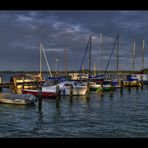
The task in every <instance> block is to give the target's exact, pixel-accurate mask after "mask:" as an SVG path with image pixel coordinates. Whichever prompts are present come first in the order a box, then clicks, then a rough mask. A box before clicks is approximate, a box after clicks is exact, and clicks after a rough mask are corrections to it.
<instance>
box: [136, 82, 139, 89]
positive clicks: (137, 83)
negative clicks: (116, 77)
mask: <svg viewBox="0 0 148 148" xmlns="http://www.w3.org/2000/svg"><path fill="white" fill-rule="evenodd" d="M138 85H139V81H138V80H137V81H136V91H138V89H139V86H138Z"/></svg>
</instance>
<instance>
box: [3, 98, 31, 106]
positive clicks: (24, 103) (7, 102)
mask: <svg viewBox="0 0 148 148" xmlns="http://www.w3.org/2000/svg"><path fill="white" fill-rule="evenodd" d="M0 103H5V104H16V105H27V104H31V103H30V102H28V101H26V100H21V99H14V100H12V99H7V98H4V99H2V98H0Z"/></svg>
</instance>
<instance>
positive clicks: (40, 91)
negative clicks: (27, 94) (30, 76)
mask: <svg viewBox="0 0 148 148" xmlns="http://www.w3.org/2000/svg"><path fill="white" fill-rule="evenodd" d="M38 90H39V92H38V112H41V111H42V87H41V86H39V88H38Z"/></svg>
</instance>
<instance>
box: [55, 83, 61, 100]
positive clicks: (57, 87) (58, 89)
mask: <svg viewBox="0 0 148 148" xmlns="http://www.w3.org/2000/svg"><path fill="white" fill-rule="evenodd" d="M56 94H57V98H58V99H59V98H60V97H61V93H60V88H59V85H56Z"/></svg>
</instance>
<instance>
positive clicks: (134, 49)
mask: <svg viewBox="0 0 148 148" xmlns="http://www.w3.org/2000/svg"><path fill="white" fill-rule="evenodd" d="M135 47H136V43H135V41H134V45H133V69H132V70H133V73H134V71H135V51H136V48H135Z"/></svg>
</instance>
